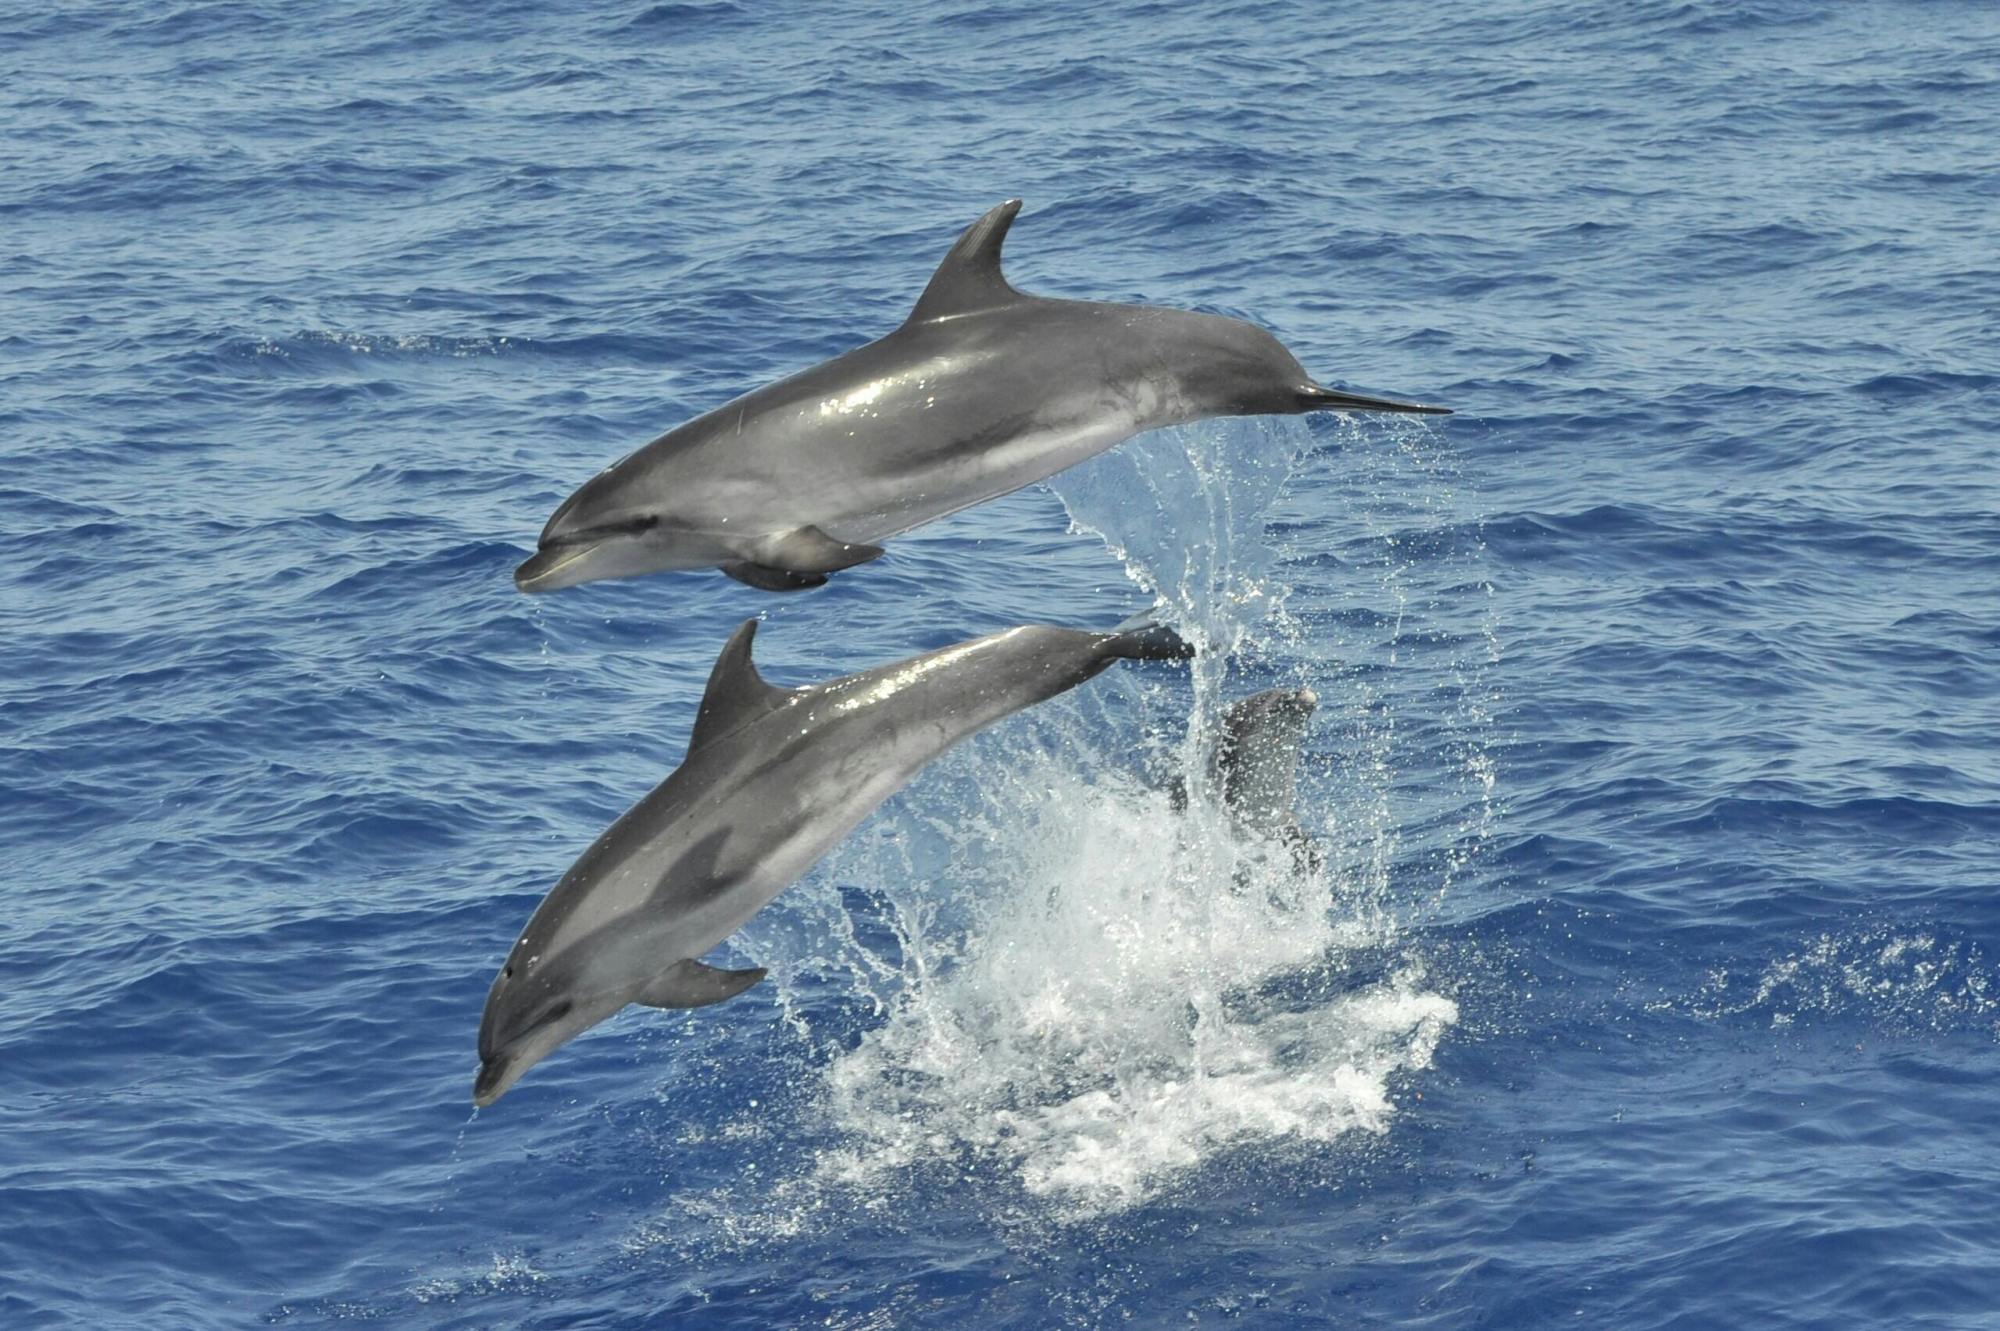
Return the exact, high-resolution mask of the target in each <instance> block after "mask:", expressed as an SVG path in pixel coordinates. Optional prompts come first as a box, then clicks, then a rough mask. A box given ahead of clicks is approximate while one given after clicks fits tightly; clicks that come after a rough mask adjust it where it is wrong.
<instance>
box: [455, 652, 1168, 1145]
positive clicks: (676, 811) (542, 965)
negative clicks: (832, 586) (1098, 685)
mask: <svg viewBox="0 0 2000 1331" xmlns="http://www.w3.org/2000/svg"><path fill="white" fill-rule="evenodd" d="M756 630H757V621H756V620H754V619H753V620H749V621H747V622H745V623H744V625H743V626H742V627H741V628H739V629H737V630H736V633H735V634H734V636H732V637H731V638H730V639H729V643H728V645H727V646H725V647H724V648H723V649H722V655H721V656H720V657H719V658H717V660H716V663H715V669H714V671H713V672H712V673H711V674H710V675H709V680H708V689H707V692H706V693H705V694H703V696H702V700H701V709H700V711H699V712H698V713H697V714H696V717H695V723H694V733H693V735H692V736H691V737H690V738H689V740H688V749H687V756H686V758H685V759H683V760H682V762H681V765H680V767H679V768H678V769H677V770H676V771H675V772H674V773H673V774H672V775H671V776H669V777H668V778H667V779H666V780H665V781H664V782H662V783H661V784H660V785H659V787H658V788H656V789H655V790H654V791H653V793H652V794H650V795H648V796H646V798H644V799H643V800H640V801H639V803H637V804H636V805H634V806H633V807H632V808H631V809H630V810H628V811H627V812H626V813H625V814H624V816H623V817H621V818H619V819H618V821H617V822H615V823H613V824H612V825H611V827H610V829H609V830H608V831H606V832H605V833H604V835H602V836H600V837H599V838H597V840H596V841H595V842H593V843H592V844H591V847H590V849H588V850H586V851H585V852H584V853H583V857H582V858H581V859H579V860H577V862H576V864H575V865H574V866H572V867H571V869H570V871H569V872H568V873H566V874H564V875H563V877H562V881H561V882H559V883H557V884H556V886H555V890H554V891H552V892H550V893H549V895H548V896H547V897H546V898H545V899H544V900H543V901H542V904H541V905H540V906H539V907H537V908H536V910H535V913H534V916H533V918H531V919H530V920H529V921H528V927H527V928H526V929H525V930H523V931H522V933H521V937H520V939H519V941H518V942H516V943H515V944H514V947H513V950H512V951H511V952H510V953H509V954H508V957H507V962H506V964H505V965H504V966H503V967H502V968H501V970H500V974H499V975H498V976H497V977H496V978H495V979H494V981H493V988H492V990H491V991H490V992H489V993H488V994H487V996H486V1012H485V1016H484V1019H483V1020H482V1021H481V1022H480V1025H479V1076H478V1080H477V1081H476V1082H475V1083H474V1084H473V1090H472V1099H473V1103H475V1104H477V1105H481V1106H485V1105H490V1104H492V1103H493V1102H494V1101H495V1100H497V1099H499V1098H500V1096H501V1095H503V1094H504V1093H505V1092H506V1091H507V1089H508V1088H509V1087H510V1086H512V1085H513V1084H514V1083H515V1081H517V1080H518V1079H519V1078H520V1076H521V1074H522V1073H523V1072H526V1071H527V1070H528V1069H529V1068H531V1067H533V1066H534V1065H535V1064H536V1063H538V1062H540V1061H541V1060H542V1059H544V1058H546V1057H548V1055H549V1054H550V1052H551V1051H553V1050H555V1049H556V1048H558V1047H560V1046H561V1045H563V1044H564V1043H566V1042H567V1041H569V1040H571V1039H573V1038H575V1037H576V1036H577V1035H579V1034H581V1033H582V1032H583V1031H585V1030H588V1029H589V1028H590V1027H592V1026H595V1025H596V1024H597V1023H598V1022H600V1021H603V1020H604V1019H605V1018H607V1017H609V1016H611V1015H612V1014H613V1013H615V1012H617V1011H618V1010H619V1009H621V1008H623V1007H624V1006H625V1005H626V1004H627V1003H641V1004H645V1005H647V1006H649V1007H661V1008H687V1007H702V1006H704V1005H706V1004H709V1003H719V1002H721V1001H722V1000H723V999H725V998H732V997H734V996H735V995H737V994H739V993H742V992H743V991H744V990H745V989H747V988H749V987H750V986H751V985H753V984H755V983H757V981H758V980H761V979H762V978H763V977H764V971H763V970H762V969H761V968H753V969H749V970H719V969H717V968H715V967H713V966H709V965H706V964H705V963H703V962H702V961H701V960H700V958H701V957H702V955H703V954H704V953H706V952H707V951H709V949H711V948H713V947H714V946H715V945H716V944H718V943H720V942H721V941H722V940H723V939H725V938H727V937H728V936H729V935H730V934H732V933H734V932H735V931H736V930H737V929H738V928H739V927H741V926H742V924H743V923H744V921H746V920H748V919H749V918H750V917H751V916H752V915H755V914H756V913H757V912H758V911H760V910H762V909H763V908H764V906H765V905H767V904H768V903H769V902H770V901H771V900H772V898H774V897H776V896H777V895H778V893H780V892H782V891H784V890H785V888H787V887H788V886H790V885H791V884H792V883H793V882H794V881H796V880H797V879H798V877H799V876H800V875H801V874H803V873H805V871H806V870H807V869H809V868H811V867H812V865H813V864H814V863H815V862H816V861H818V860H819V858H820V857H821V856H822V855H824V854H826V852H827V851H828V850H830V849H832V848H833V846H834V844H835V843H836V842H838V841H839V840H840V839H841V838H842V837H844V836H846V835H847V834H848V833H849V832H850V831H852V830H853V829H854V827H855V826H856V825H857V824H858V823H860V822H861V820H862V819H863V818H865V817H867V816H868V814H869V812H870V811H871V810H873V809H874V808H875V807H876V806H877V805H878V804H880V803H881V802H882V801H883V800H885V799H887V798H888V797H889V796H890V795H891V794H893V793H894V792H895V791H897V790H898V789H900V788H901V787H902V786H903V785H904V784H905V783H906V782H908V781H909V780H910V778H911V777H912V776H914V775H915V774H916V772H917V771H918V769H920V768H922V767H923V766H924V765H925V764H926V763H928V762H930V761H931V760H932V759H933V758H936V757H937V756H938V755H939V754H941V753H943V752H944V751H945V750H946V749H948V748H950V747H951V746H952V745H954V744H956V743H958V742H959V741H960V740H962V739H964V738H965V737H966V736H968V735H970V734H972V733H973V732H974V731H976V730H979V729H981V728H982V727H985V726H988V725H991V724H992V723H993V722H995V721H998V720H1000V719H1001V718H1002V717H1005V716H1009V715H1011V714H1013V713H1014V712H1018V711H1020V710H1021V709H1022V708H1024V707H1028V706H1031V705H1032V704H1034V703H1038V702H1041V701H1043V700H1044V699H1048V698H1053V697H1055V696H1056V695H1057V694H1059V693H1062V692H1065V691H1066V690H1069V689H1072V688H1075V687H1076V686H1077V685H1079V684H1081V683H1083V682H1084V681H1085V680H1087V679H1089V678H1091V677H1092V676H1093V675H1095V674H1097V673H1098V672H1099V671H1101V670H1103V669H1105V668H1106V667H1107V666H1109V665H1110V664H1111V662H1113V661H1115V660H1119V659H1121V658H1123V659H1133V660H1161V659H1169V658H1181V657H1185V656H1187V655H1188V654H1189V648H1188V646H1187V644H1186V643H1184V642H1182V641H1181V640H1180V639H1179V638H1178V637H1176V636H1175V635H1174V634H1173V633H1172V632H1170V631H1169V630H1167V629H1164V628H1160V627H1150V628H1135V629H1130V630H1127V631H1123V632H1120V631H1113V632H1111V633H1082V632H1078V631H1076V630H1074V629H1060V628H1036V627H1028V628H1014V629H1008V630H1007V631H1006V632H1004V633H995V634H992V635H991V636H989V637H984V638H974V639H972V640H971V641H970V642H962V643H959V644H958V645H956V646H954V647H946V648H944V649H943V650H941V651H935V652H928V653H925V654H924V655H921V656H914V657H911V658H910V659H908V660H905V661H898V662H896V663H895V664H893V665H886V666H881V667H879V668H877V669H874V670H866V671H863V672H861V673H860V674H857V675H848V676H845V677H844V678H841V679H836V680H832V681H829V682H828V683H825V684H815V685H812V686H810V687H808V688H799V689H784V688H778V687H775V686H773V685H771V684H767V683H765V682H764V680H763V679H762V677H760V676H759V675H758V673H757V667H756V665H755V664H754V663H753V662H752V661H751V658H750V644H751V640H752V638H753V636H754V635H755V633H756Z"/></svg>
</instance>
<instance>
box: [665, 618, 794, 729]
mask: <svg viewBox="0 0 2000 1331" xmlns="http://www.w3.org/2000/svg"><path fill="white" fill-rule="evenodd" d="M756 636H757V621H756V620H754V619H746V620H744V621H743V627H741V628H739V629H737V630H736V632H734V633H732V634H730V635H729V641H728V642H727V643H726V644H724V646H723V648H722V655H720V656H718V657H716V658H715V669H714V670H711V671H710V672H709V675H708V689H707V691H706V692H704V693H703V694H702V695H701V710H700V711H699V712H697V713H695V718H694V734H693V735H691V736H689V737H688V752H689V753H690V754H692V753H694V752H695V751H696V750H697V749H699V748H701V747H702V746H703V745H705V744H707V743H708V742H709V741H710V740H712V739H715V738H716V737H717V736H720V735H726V734H728V733H729V732H730V731H732V730H735V729H736V728H737V727H739V726H742V725H745V724H747V723H749V722H751V721H755V720H756V719H757V718H758V717H760V716H763V715H765V714H766V713H768V712H774V711H776V710H777V709H778V708H780V707H783V706H784V705H785V704H786V703H787V702H790V701H791V698H792V693H793V690H791V689H781V688H779V687H777V686H776V685H775V684H766V683H765V682H764V677H763V676H762V675H760V674H758V673H757V663H756V662H754V661H752V660H751V659H750V643H751V641H752V640H753V639H754V638H756Z"/></svg>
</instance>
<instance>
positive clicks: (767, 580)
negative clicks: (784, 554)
mask: <svg viewBox="0 0 2000 1331" xmlns="http://www.w3.org/2000/svg"><path fill="white" fill-rule="evenodd" d="M722 571H723V572H724V573H726V574H728V575H729V576H730V577H732V578H734V579H736V580H737V581H738V582H740V583H742V584H743V585H744V586H746V587H755V588H756V589H757V590H758V591H760V592H802V591H804V590H805V589H806V588H808V587H824V586H826V574H824V573H793V572H791V571H789V570H787V569H782V568H769V567H767V566H765V565H763V564H724V565H722Z"/></svg>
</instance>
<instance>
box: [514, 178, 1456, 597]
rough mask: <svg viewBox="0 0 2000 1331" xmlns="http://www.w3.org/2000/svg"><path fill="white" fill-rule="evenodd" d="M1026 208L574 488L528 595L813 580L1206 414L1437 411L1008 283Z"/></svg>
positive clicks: (1242, 327)
mask: <svg viewBox="0 0 2000 1331" xmlns="http://www.w3.org/2000/svg"><path fill="white" fill-rule="evenodd" d="M1020 210H1021V201H1020V200H1019V199H1010V200H1008V201H1007V202H1006V203H1003V204H1001V205H1000V206H999V207H997V208H995V209H993V211H991V212H989V213H987V214H986V216H984V217H982V218H980V219H979V220H978V221H977V222H974V223H973V224H972V226H971V227H970V228H968V229H967V230H966V232H965V234H964V235H962V236H960V237H959V239H958V243H957V244H956V245H954V246H952V248H951V252H950V253H949V254H947V255H945V258H944V262H943V263H942V264H940V265H939V267H938V270H937V273H936V275H935V276H933V277H932V278H931V281H930V285H929V286H927V287H925V288H924V293H923V296H922V298H921V299H919V300H918V301H917V306H916V309H915V310H914V311H913V312H912V313H911V315H910V317H909V319H908V320H907V321H906V322H905V323H904V324H903V326H902V327H900V328H898V329H896V331H894V332H893V333H890V334H889V335H888V336H887V337H884V338H881V339H880V340H878V341H875V342H871V343H869V344H868V345H867V346H864V347H860V348H858V349H856V350H854V351H850V352H848V353H847V354H846V355H844V356H839V357H836V358H835V359H833V360H830V361H827V362H826V363H825V364H823V365H818V366H815V367H813V368H812V369H810V370H806V371H804V372H803V373H800V374H795V375H793V376H792V377H791V378H789V379H783V380H780V381H779V382H777V383H775V384H771V385H769V386H768V387H765V388H760V389H757V390H756V391H755V392H752V393H747V394H745V395H744V396H742V397H739V398H737V399H736V400H735V401H734V402H730V403H728V404H726V405H724V406H721V407H718V408H716V409H715V410H713V411H711V412H709V413H707V414H706V415H703V416H698V417H696V418H695V419H694V420H691V421H689V422H688V423H687V424H685V425H682V426H679V427H678V428H676V429H673V430H669V431H668V432H667V433H666V434H663V435H661V436H660V437H659V438H658V439H655V440H654V441H653V442H652V443H650V444H647V445H646V446H645V447H644V448H641V449H639V450H638V451H637V452H635V453H633V454H631V455H630V456H629V457H627V458H625V459H624V460H623V461H621V462H618V463H616V464H614V465H613V466H611V467H610V468H608V469H606V470H605V471H603V472H600V473H599V474H598V475H596V476H594V477H592V478H591V479H590V480H588V481H586V482H584V484H583V486H582V488H581V489H579V490H578V491H577V492H576V493H575V494H573V495H571V496H570V497H569V498H568V499H567V500H566V501H564V503H563V504H562V506H561V507H560V508H558V509H556V511H555V515H554V516H553V517H551V518H550V519H549V522H548V526H546V527H545V528H543V530H542V537H541V542H540V548H539V549H538V550H537V552H536V553H535V555H534V557H533V558H532V559H529V560H528V561H527V562H526V563H524V564H522V565H521V566H520V567H519V568H518V569H516V570H515V571H514V582H515V585H516V586H518V587H520V589H521V590H522V591H526V592H546V591H554V590H556V589H557V588H561V587H574V586H577V585H578V584H579V583H585V582H595V581H597V580H599V579H601V578H630V577H637V576H639V575H641V574H646V573H656V572H661V571H664V570H668V569H696V568H712V567H719V568H720V569H721V570H722V571H723V572H724V573H727V574H728V575H729V576H730V577H732V578H735V579H737V580H738V581H740V582H745V583H748V584H750V585H751V586H753V587H761V588H764V589H766V590H769V591H785V590H790V589H793V588H798V587H816V586H818V585H820V584H821V583H823V582H825V581H826V577H827V575H828V574H829V573H833V572H836V571H838V570H840V569H844V568H850V567H852V566H853V565H855V564H860V563H864V562H866V561H867V560H870V559H874V558H875V557H877V556H878V555H880V554H881V553H882V547H881V545H880V544H879V542H881V541H883V540H886V539H887V538H889V537H891V536H894V535H896V534H897V533H899V532H905V531H908V530H909V529H910V528H912V527H916V526H920V525H922V524H923V523H926V522H930V521H931V520H933V519H935V518H940V517H943V516H944V515H946V514H948V513H955V512H957V511H958V510H959V509H961V508H965V507H968V506H969V505H972V504H977V503H981V502H983V501H985V500H988V499H992V498H994V497H996V496H998V495H1003V494H1006V493H1008V492H1009V491H1011V490H1018V489H1020V488H1021V487H1022V486H1024V485H1030V484H1033V483H1034V482H1036V481H1039V480H1041V479H1043V478H1044V477H1047V476H1052V475H1054V474H1055V473H1056V472H1059V471H1061V470H1062V469H1063V468H1065V467H1069V466H1073V465H1074V464H1076V463H1078V462H1081V461H1083V460H1084V459H1085V458H1087V457H1090V456H1092V455H1093V454H1095V453H1099V452H1101V451H1103V450H1104V449H1107V448H1110V447H1111V446H1112V445H1114V444H1117V443H1119V442H1121V441H1122V440H1125V439H1129V438H1131V437H1132V436H1133V435H1135V434H1138V433H1139V432H1140V431H1142V430H1151V429H1155V428H1157V427H1159V426H1163V425H1179V424H1184V423H1186V422H1188V421H1197V420H1203V419H1206V418H1208V417H1212V416H1249V415H1293V414H1297V413H1300V412H1307V411H1403V412H1424V413H1431V414H1437V415H1445V414H1449V413H1448V412H1447V410H1446V408H1443V407H1430V406H1424V405H1421V404H1419V403H1414V402H1397V401H1393V400H1391V399H1388V398H1379V397H1364V396H1362V395H1361V394H1358V393H1348V392H1344V391H1341V390H1339V389H1333V388H1326V387H1322V386H1321V385H1320V384H1318V383H1315V382H1314V381H1313V378H1312V376H1310V375H1309V374H1307V373H1306V372H1305V370H1304V369H1303V368H1302V367H1301V366H1300V365H1299V363H1298V361H1297V360H1295V359H1293V357H1292V354H1291V353H1290V352H1289V351H1287V350H1285V348H1284V347H1283V346H1281V345H1280V344H1279V342H1278V340H1277V339H1276V338H1274V337H1272V336H1271V335H1270V334H1269V333H1267V332H1265V331H1264V330H1263V329H1261V328H1258V327H1256V326H1254V325H1252V324H1247V323H1244V322H1242V321H1240V320H1237V319H1227V318H1223V317H1222V316H1220V315H1214V314H1193V313H1189V312H1187V311H1184V310H1171V309H1162V308H1160V307H1158V306H1152V305H1110V304H1102V303H1099V302H1095V301H1080V300H1051V299H1048V298H1046V297H1042V296H1030V295H1026V294H1024V293H1022V292H1019V291H1016V290H1015V289H1014V288H1013V287H1012V286H1010V285H1008V282H1007V279H1006V278H1005V277H1004V276H1002V274H1001V271H1000V245H1001V242H1002V241H1003V240H1004V239H1005V238H1006V235H1007V229H1008V227H1009V226H1010V225H1012V223H1013V221H1014V215H1015V214H1016V213H1018V212H1020Z"/></svg>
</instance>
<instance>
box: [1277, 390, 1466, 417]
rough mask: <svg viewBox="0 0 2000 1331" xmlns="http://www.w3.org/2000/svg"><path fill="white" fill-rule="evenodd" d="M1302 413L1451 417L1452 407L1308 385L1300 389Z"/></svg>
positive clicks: (1300, 408)
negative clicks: (1380, 412) (1368, 395)
mask: <svg viewBox="0 0 2000 1331" xmlns="http://www.w3.org/2000/svg"><path fill="white" fill-rule="evenodd" d="M1299 410H1301V411H1402V412H1410V413H1412V414H1415V415H1419V416H1449V415H1451V408H1450V407H1432V406H1427V405H1425V404H1424V403H1422V402H1398V401H1397V400H1396V399H1394V398H1392V397H1364V396H1363V395H1361V394H1360V393H1343V392H1341V391H1340V390H1339V389H1337V388H1322V387H1320V386H1319V385H1318V384H1306V385H1305V386H1303V387H1302V388H1300V389H1299Z"/></svg>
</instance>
